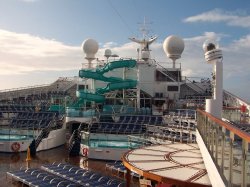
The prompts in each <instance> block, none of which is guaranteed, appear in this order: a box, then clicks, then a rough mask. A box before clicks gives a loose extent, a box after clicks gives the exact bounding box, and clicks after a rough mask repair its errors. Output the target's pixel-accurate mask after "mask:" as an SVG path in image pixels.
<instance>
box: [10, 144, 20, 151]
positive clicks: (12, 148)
mask: <svg viewBox="0 0 250 187" xmlns="http://www.w3.org/2000/svg"><path fill="white" fill-rule="evenodd" d="M20 147H21V145H20V143H18V142H14V143H13V144H12V145H11V150H12V151H13V152H18V151H19V150H20Z"/></svg>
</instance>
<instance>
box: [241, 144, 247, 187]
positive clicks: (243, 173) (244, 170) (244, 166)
mask: <svg viewBox="0 0 250 187" xmlns="http://www.w3.org/2000/svg"><path fill="white" fill-rule="evenodd" d="M247 152H248V142H247V141H246V140H244V139H242V171H241V177H242V178H241V186H242V187H245V186H247V181H246V180H247V170H248V167H247Z"/></svg>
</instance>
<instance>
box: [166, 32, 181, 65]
mask: <svg viewBox="0 0 250 187" xmlns="http://www.w3.org/2000/svg"><path fill="white" fill-rule="evenodd" d="M184 47H185V45H184V41H183V39H182V38H179V37H177V36H173V35H172V36H169V37H167V38H166V39H165V41H164V43H163V49H164V51H165V53H166V55H167V57H168V58H171V59H172V60H173V61H175V60H176V59H178V58H181V54H182V52H183V50H184Z"/></svg>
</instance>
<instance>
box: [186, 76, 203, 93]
mask: <svg viewBox="0 0 250 187" xmlns="http://www.w3.org/2000/svg"><path fill="white" fill-rule="evenodd" d="M185 80H186V81H188V82H190V83H193V81H191V80H189V79H188V78H187V77H186V79H185ZM186 85H187V84H186ZM192 85H195V87H196V88H199V89H200V90H202V92H205V90H204V89H203V88H202V87H200V86H198V85H197V84H192ZM187 86H188V85H187ZM189 87H190V86H189ZM194 91H196V90H194ZM196 92H198V91H196ZM198 93H200V92H198Z"/></svg>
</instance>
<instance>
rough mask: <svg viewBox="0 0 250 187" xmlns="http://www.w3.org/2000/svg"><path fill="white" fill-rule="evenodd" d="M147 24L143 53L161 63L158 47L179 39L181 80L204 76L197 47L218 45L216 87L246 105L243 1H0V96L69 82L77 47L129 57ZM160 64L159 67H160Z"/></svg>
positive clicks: (247, 27)
mask: <svg viewBox="0 0 250 187" xmlns="http://www.w3.org/2000/svg"><path fill="white" fill-rule="evenodd" d="M144 19H145V20H146V21H147V23H148V24H147V26H148V28H149V33H148V36H152V35H157V36H158V39H157V41H156V42H155V43H153V44H152V46H151V49H152V52H151V55H152V57H153V58H155V59H156V60H157V61H159V62H162V63H163V64H164V62H168V63H170V62H171V60H170V59H168V58H167V57H166V55H165V53H164V52H163V49H162V43H163V42H164V40H165V38H166V37H168V36H170V35H177V36H179V37H181V38H183V40H184V42H185V49H184V52H183V54H182V58H181V59H179V60H178V61H177V62H179V63H181V66H182V70H183V76H187V77H202V78H203V77H208V78H210V77H211V72H212V66H211V65H209V64H206V62H205V60H204V52H203V49H202V45H203V43H204V42H205V41H206V40H208V39H210V40H214V41H216V42H218V44H219V46H220V48H221V49H222V51H223V68H224V70H223V75H224V81H223V84H224V89H225V90H227V91H229V92H231V93H233V94H235V95H237V96H239V97H241V98H243V99H245V100H246V101H248V102H249V101H250V86H249V83H250V73H249V72H250V32H249V31H250V1H249V0H240V1H235V0H220V1H218V0H210V1H202V0H200V1H197V0H157V1H156V0H0V69H1V71H0V82H1V83H0V90H5V89H11V88H19V87H27V86H33V85H42V84H50V83H52V82H54V81H55V80H56V79H57V78H58V77H74V76H77V75H78V70H79V69H80V68H81V67H82V63H86V60H85V59H84V57H85V55H84V53H83V51H82V48H81V44H82V42H83V41H84V40H86V39H88V38H93V39H95V40H96V41H97V42H98V44H99V51H98V52H97V54H96V57H98V58H99V59H104V57H103V54H104V51H105V49H108V48H109V49H111V50H112V52H113V53H114V54H118V55H119V56H120V57H136V56H137V55H136V49H137V48H138V47H139V46H138V45H137V44H135V43H132V42H131V41H130V40H128V38H129V37H141V36H142V35H141V32H140V26H141V23H142V22H143V20H144ZM166 64H167V63H165V65H166Z"/></svg>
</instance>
